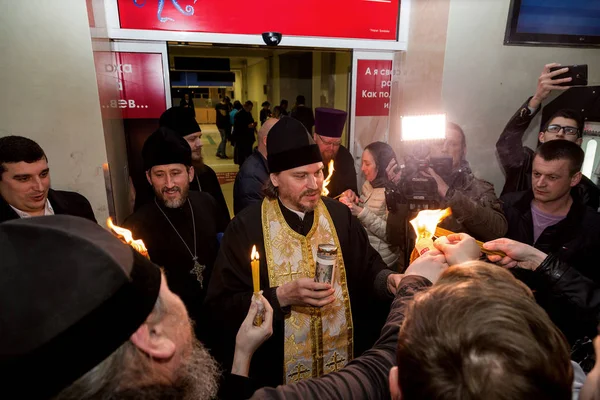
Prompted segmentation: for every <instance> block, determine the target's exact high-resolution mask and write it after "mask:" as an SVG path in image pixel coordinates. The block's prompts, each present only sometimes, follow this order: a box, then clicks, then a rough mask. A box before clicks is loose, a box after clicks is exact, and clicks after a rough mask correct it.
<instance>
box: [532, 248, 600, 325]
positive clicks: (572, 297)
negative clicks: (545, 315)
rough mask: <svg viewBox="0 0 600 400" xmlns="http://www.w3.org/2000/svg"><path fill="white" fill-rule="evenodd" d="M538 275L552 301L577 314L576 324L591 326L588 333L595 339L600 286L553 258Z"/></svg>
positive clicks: (540, 268) (599, 312)
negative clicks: (561, 303) (564, 303)
mask: <svg viewBox="0 0 600 400" xmlns="http://www.w3.org/2000/svg"><path fill="white" fill-rule="evenodd" d="M536 272H537V273H538V274H539V275H540V276H541V277H542V278H543V280H544V282H546V284H547V287H548V289H549V293H551V294H552V296H553V297H555V298H556V299H558V300H559V301H561V302H566V303H568V304H569V305H570V306H572V307H573V308H574V309H575V310H576V311H577V314H576V315H573V319H574V323H576V324H582V322H584V321H585V322H588V323H589V324H590V325H589V326H587V327H586V328H587V329H586V330H589V331H590V332H591V335H592V336H595V333H596V331H595V329H596V326H597V325H598V323H599V322H600V285H598V284H597V283H596V282H594V281H593V280H591V279H590V278H588V277H587V276H585V275H584V274H582V273H581V272H580V271H579V270H578V269H576V268H574V267H572V266H570V265H569V264H567V263H566V262H564V261H561V260H560V259H559V258H558V257H557V256H556V255H554V254H550V255H549V256H548V257H546V259H545V260H544V261H543V262H542V263H541V264H540V266H539V267H538V268H537V270H536Z"/></svg>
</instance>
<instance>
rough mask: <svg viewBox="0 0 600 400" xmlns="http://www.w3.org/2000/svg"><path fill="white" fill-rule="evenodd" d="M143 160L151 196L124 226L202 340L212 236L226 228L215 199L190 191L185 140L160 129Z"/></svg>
mask: <svg viewBox="0 0 600 400" xmlns="http://www.w3.org/2000/svg"><path fill="white" fill-rule="evenodd" d="M142 155H143V158H144V169H145V170H146V178H147V179H148V182H149V183H150V184H151V185H152V188H153V190H154V193H155V196H154V198H153V199H152V201H150V202H148V203H146V204H144V205H143V206H142V207H140V208H139V209H138V210H137V211H136V212H135V213H134V214H132V215H131V216H130V217H129V218H127V219H126V220H125V224H124V226H125V227H126V228H127V229H129V230H131V231H132V233H133V236H134V237H135V238H138V239H142V240H143V241H144V243H145V244H146V247H147V248H148V254H149V255H150V259H151V260H152V261H153V262H154V263H156V264H158V265H160V266H162V267H163V268H164V270H165V275H166V276H167V278H168V280H169V285H170V287H171V288H172V290H173V291H174V292H175V293H177V295H179V297H181V299H182V301H183V302H184V304H185V305H186V307H187V309H188V312H189V314H190V317H191V318H192V319H193V320H194V321H195V322H196V333H197V334H198V336H199V338H200V339H203V337H202V336H200V334H201V333H204V334H207V333H208V332H209V330H207V329H205V325H204V324H203V323H202V322H203V321H202V315H203V313H202V302H203V300H204V295H205V293H206V288H207V286H208V282H209V280H210V276H211V272H212V267H213V264H214V261H215V258H216V256H217V249H218V242H217V233H219V232H223V231H224V230H225V227H224V225H223V224H222V222H220V220H219V218H218V217H219V215H218V212H217V203H216V202H215V200H214V198H213V197H212V196H210V195H209V194H208V193H205V192H198V191H192V190H190V182H193V180H194V168H193V167H192V157H191V152H190V148H189V146H188V145H187V144H186V142H185V140H183V139H182V138H181V137H179V136H178V135H177V134H176V133H174V132H173V131H170V130H169V129H167V128H159V129H158V130H157V131H156V132H154V133H153V134H152V135H150V137H149V138H148V139H147V140H146V142H145V143H144V148H143V150H142Z"/></svg>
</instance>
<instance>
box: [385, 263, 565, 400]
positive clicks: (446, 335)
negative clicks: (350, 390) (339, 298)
mask: <svg viewBox="0 0 600 400" xmlns="http://www.w3.org/2000/svg"><path fill="white" fill-rule="evenodd" d="M518 283H519V282H517V281H516V279H514V278H513V277H512V276H510V274H509V273H507V272H506V271H504V270H502V269H500V268H498V267H496V266H493V265H490V264H485V263H482V262H473V263H469V264H465V265H464V266H455V267H450V268H448V270H446V271H445V272H444V273H443V274H442V276H441V277H440V279H439V280H438V282H437V283H436V284H435V285H434V286H433V287H432V288H431V289H429V290H428V291H426V292H424V293H420V294H417V295H416V296H415V299H414V302H413V303H412V304H411V305H410V306H409V308H408V311H407V313H406V318H405V320H404V322H403V324H402V328H401V329H400V334H399V335H398V348H397V355H396V356H397V367H394V368H393V369H392V371H391V373H390V390H391V394H392V399H394V400H400V399H403V400H417V399H419V400H433V399H440V398H447V399H503V398H507V399H508V398H510V399H512V400H528V399H540V400H541V399H547V400H550V399H563V400H568V399H571V396H572V392H571V385H572V383H573V369H572V367H571V363H570V360H569V354H570V353H569V348H568V346H567V343H566V342H565V341H564V337H563V336H562V334H561V333H560V331H559V330H558V329H557V328H556V327H555V326H554V325H553V324H552V322H551V321H550V319H549V318H548V316H547V315H546V313H545V312H544V310H542V309H541V308H540V307H539V306H538V305H537V304H536V303H535V301H534V299H533V298H532V297H531V292H530V291H529V290H527V288H525V287H523V286H522V285H519V284H518Z"/></svg>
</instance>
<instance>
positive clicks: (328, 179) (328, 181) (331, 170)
mask: <svg viewBox="0 0 600 400" xmlns="http://www.w3.org/2000/svg"><path fill="white" fill-rule="evenodd" d="M327 168H328V170H329V174H328V175H327V178H325V180H324V181H323V190H321V196H327V195H328V194H329V189H327V185H329V183H330V182H331V177H332V176H333V171H335V168H333V160H330V161H329V165H328V166H327Z"/></svg>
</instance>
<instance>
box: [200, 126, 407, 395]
mask: <svg viewBox="0 0 600 400" xmlns="http://www.w3.org/2000/svg"><path fill="white" fill-rule="evenodd" d="M267 151H268V155H267V160H268V166H269V171H270V179H269V180H268V181H267V186H266V196H267V197H265V199H263V201H262V203H260V204H253V205H251V206H249V207H247V208H246V209H245V210H243V211H242V212H241V213H239V214H238V215H237V216H236V217H235V218H234V219H233V221H232V222H231V224H230V225H229V227H228V228H227V231H226V232H225V236H224V237H223V240H222V242H221V248H220V250H219V256H218V258H217V262H216V264H215V270H214V273H213V277H212V280H211V283H210V287H209V290H208V294H207V297H206V306H207V307H208V310H209V312H210V314H211V316H212V320H213V324H212V325H213V327H214V328H215V329H216V330H217V331H218V338H219V340H218V342H217V343H214V345H213V346H211V348H212V349H213V350H214V353H213V354H214V355H215V357H216V358H217V359H218V360H219V361H221V362H222V363H223V365H224V367H225V368H228V366H229V365H230V364H231V351H232V349H233V343H234V333H235V326H236V325H239V323H240V322H241V320H242V319H243V315H244V310H243V309H244V308H245V306H244V304H247V302H248V301H250V298H251V297H252V293H253V290H254V289H253V280H252V273H251V268H250V254H251V250H252V248H253V246H256V249H257V250H258V253H259V259H260V288H261V289H262V290H263V292H264V296H265V298H267V300H268V301H269V303H270V304H271V305H272V306H273V309H274V325H273V329H274V336H273V338H272V339H270V340H269V341H267V342H266V343H265V345H264V346H263V347H262V348H261V349H259V351H258V352H257V353H256V355H255V357H254V359H253V361H252V368H251V370H252V373H251V375H252V378H253V379H255V380H256V383H257V385H258V387H262V386H276V385H279V384H281V383H292V382H297V381H300V380H303V379H307V378H310V377H317V376H321V375H323V374H326V373H329V372H333V371H337V370H339V369H340V368H342V367H343V366H344V365H346V364H347V363H348V362H349V361H350V360H352V359H353V358H354V357H355V356H359V355H360V354H362V352H364V351H365V350H367V349H368V348H370V347H371V346H372V345H373V343H374V342H375V340H376V338H377V337H378V336H379V333H380V330H381V327H382V326H383V322H384V321H385V316H386V315H387V311H388V310H389V303H388V301H389V300H391V293H392V292H393V291H394V290H395V288H396V287H397V283H398V281H399V279H400V277H401V275H400V274H394V273H393V271H391V270H389V269H387V268H386V265H385V263H384V262H383V260H382V259H381V257H380V256H379V254H378V253H377V252H376V251H375V250H374V249H373V248H372V247H371V246H370V244H369V240H368V237H367V234H366V232H365V230H364V228H363V227H362V226H361V224H360V222H359V221H358V220H357V219H356V217H353V216H352V214H351V213H350V211H349V210H348V207H346V206H345V205H343V204H341V203H340V202H338V201H334V200H332V199H328V198H325V197H321V191H322V189H323V180H324V175H323V168H324V167H323V162H322V161H321V160H322V158H321V153H320V151H319V147H318V146H317V145H316V144H315V142H314V141H313V139H312V137H311V136H310V135H309V133H308V132H307V131H306V129H305V128H304V126H303V125H302V124H301V123H300V122H299V121H297V120H295V119H293V118H282V119H280V120H279V121H278V122H277V123H276V124H275V125H274V126H273V128H271V131H270V132H269V135H268V136H267ZM326 244H332V245H333V247H334V248H335V250H336V254H337V255H336V256H335V257H334V260H335V263H334V264H333V265H332V267H331V268H332V272H333V274H332V278H331V281H329V282H315V275H316V274H315V257H316V256H317V251H318V248H319V246H320V245H326ZM329 251H331V249H330V250H329ZM329 259H330V260H332V258H331V255H330V258H329ZM324 262H327V261H324ZM329 265H331V264H329ZM323 268H325V266H323Z"/></svg>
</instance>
